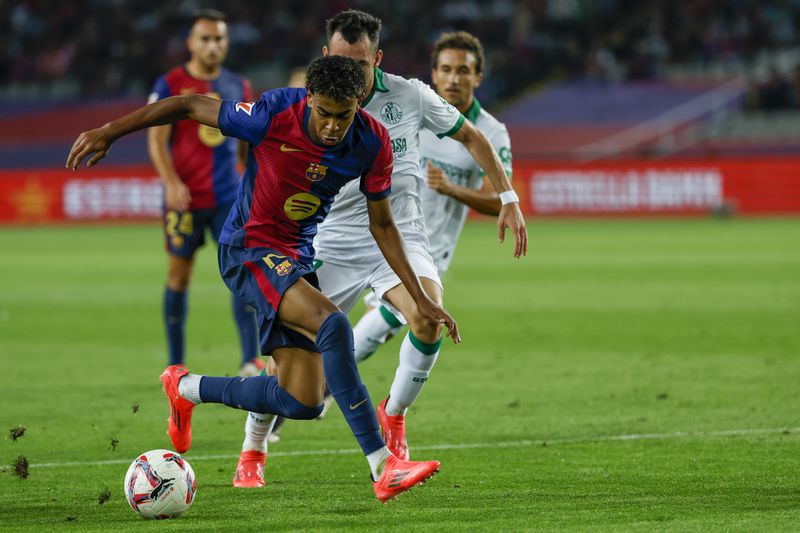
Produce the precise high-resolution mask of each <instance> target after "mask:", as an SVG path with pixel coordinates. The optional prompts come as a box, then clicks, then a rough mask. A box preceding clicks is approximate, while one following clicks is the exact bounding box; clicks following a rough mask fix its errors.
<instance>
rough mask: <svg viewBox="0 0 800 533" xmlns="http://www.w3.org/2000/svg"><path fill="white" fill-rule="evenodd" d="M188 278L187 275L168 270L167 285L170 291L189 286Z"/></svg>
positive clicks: (184, 288)
mask: <svg viewBox="0 0 800 533" xmlns="http://www.w3.org/2000/svg"><path fill="white" fill-rule="evenodd" d="M190 279H191V277H190V276H189V275H186V274H178V273H172V272H170V273H169V275H168V276H167V287H169V289H170V290H172V291H178V292H182V291H185V290H187V289H188V288H189V281H190Z"/></svg>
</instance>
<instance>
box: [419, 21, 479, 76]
mask: <svg viewBox="0 0 800 533" xmlns="http://www.w3.org/2000/svg"><path fill="white" fill-rule="evenodd" d="M452 49H455V50H466V51H467V52H472V54H473V55H474V56H475V73H476V74H483V61H484V57H483V45H482V44H481V42H480V41H479V40H478V38H477V37H475V36H474V35H472V34H471V33H469V32H466V31H456V32H452V33H443V34H442V35H440V36H439V38H438V39H437V40H436V42H435V43H433V52H431V68H432V69H434V70H436V67H437V65H438V64H439V54H440V53H441V52H442V50H452Z"/></svg>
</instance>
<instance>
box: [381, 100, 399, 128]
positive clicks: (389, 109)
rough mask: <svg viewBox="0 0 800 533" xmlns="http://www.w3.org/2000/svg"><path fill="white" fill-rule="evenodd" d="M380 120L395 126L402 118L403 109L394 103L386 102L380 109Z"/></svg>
mask: <svg viewBox="0 0 800 533" xmlns="http://www.w3.org/2000/svg"><path fill="white" fill-rule="evenodd" d="M381 118H382V119H383V121H384V122H385V123H387V124H397V123H398V122H400V120H401V119H402V118H403V108H401V107H400V106H399V105H397V104H395V103H394V102H386V103H385V104H384V105H383V107H382V108H381Z"/></svg>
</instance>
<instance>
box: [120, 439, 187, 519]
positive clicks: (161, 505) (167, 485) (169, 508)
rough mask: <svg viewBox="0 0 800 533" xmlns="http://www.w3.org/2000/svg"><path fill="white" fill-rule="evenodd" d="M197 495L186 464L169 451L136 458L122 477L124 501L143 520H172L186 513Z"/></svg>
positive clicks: (149, 453) (184, 460)
mask: <svg viewBox="0 0 800 533" xmlns="http://www.w3.org/2000/svg"><path fill="white" fill-rule="evenodd" d="M196 493H197V481H196V480H195V478H194V471H192V467H191V465H189V462H188V461H187V460H186V459H184V458H183V457H181V456H180V455H178V454H177V453H175V452H172V451H169V450H150V451H149V452H145V453H143V454H141V455H140V456H139V457H137V458H136V459H135V460H134V461H133V463H131V466H130V467H129V468H128V473H127V474H125V497H126V498H127V499H128V503H129V504H130V506H131V508H132V509H133V510H134V511H136V512H137V513H139V514H140V515H141V516H142V517H144V518H156V519H161V518H174V517H176V516H180V515H182V514H183V513H185V512H186V510H187V509H189V507H191V505H192V501H194V496H195V494H196Z"/></svg>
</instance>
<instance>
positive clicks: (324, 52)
mask: <svg viewBox="0 0 800 533" xmlns="http://www.w3.org/2000/svg"><path fill="white" fill-rule="evenodd" d="M329 55H331V52H330V50H328V45H327V44H326V45H323V46H322V56H323V57H328V56H329Z"/></svg>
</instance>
